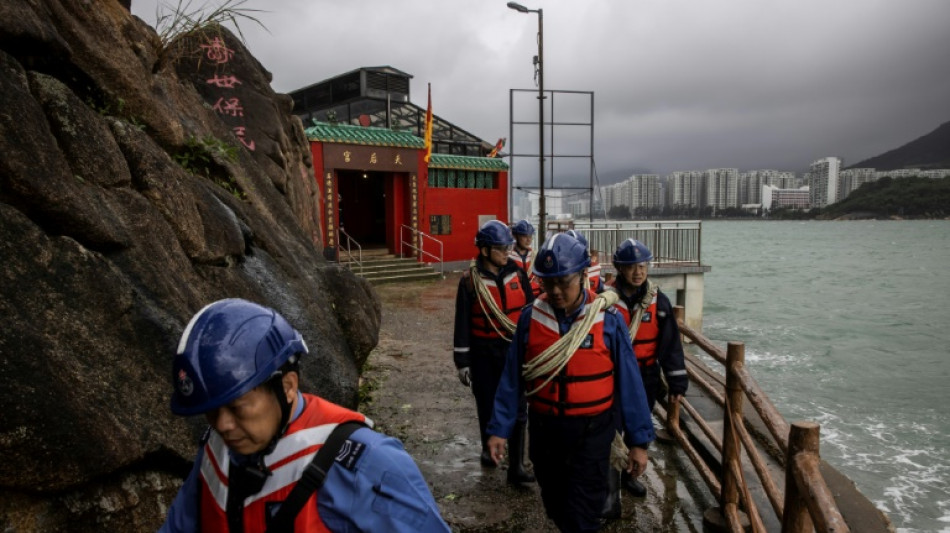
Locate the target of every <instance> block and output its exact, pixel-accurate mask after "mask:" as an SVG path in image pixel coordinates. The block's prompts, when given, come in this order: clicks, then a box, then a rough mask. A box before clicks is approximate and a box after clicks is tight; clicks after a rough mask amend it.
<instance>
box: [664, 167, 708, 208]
mask: <svg viewBox="0 0 950 533" xmlns="http://www.w3.org/2000/svg"><path fill="white" fill-rule="evenodd" d="M702 198H703V172H702V171H701V170H690V171H680V172H673V173H672V174H670V176H669V178H668V179H667V182H666V205H667V206H668V207H670V208H673V209H677V208H699V207H701V206H702Z"/></svg>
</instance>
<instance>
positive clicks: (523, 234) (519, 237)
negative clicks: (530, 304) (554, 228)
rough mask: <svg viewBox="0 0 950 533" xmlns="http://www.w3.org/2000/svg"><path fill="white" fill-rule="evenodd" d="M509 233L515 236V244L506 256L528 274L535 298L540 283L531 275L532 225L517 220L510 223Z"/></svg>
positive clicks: (532, 251) (532, 257)
mask: <svg viewBox="0 0 950 533" xmlns="http://www.w3.org/2000/svg"><path fill="white" fill-rule="evenodd" d="M511 234H512V235H513V236H514V238H515V246H514V248H513V249H512V250H511V252H510V253H509V254H508V257H510V258H511V260H512V261H514V262H515V264H516V265H518V267H519V268H521V270H524V271H525V273H526V274H528V279H529V280H530V281H531V292H533V293H534V296H535V298H537V296H538V295H539V294H541V284H540V283H538V279H537V278H536V277H534V276H533V275H531V263H532V262H534V250H532V249H531V243H532V240H533V239H534V226H532V225H531V223H530V222H528V221H527V220H519V221H518V222H515V223H514V224H512V225H511Z"/></svg>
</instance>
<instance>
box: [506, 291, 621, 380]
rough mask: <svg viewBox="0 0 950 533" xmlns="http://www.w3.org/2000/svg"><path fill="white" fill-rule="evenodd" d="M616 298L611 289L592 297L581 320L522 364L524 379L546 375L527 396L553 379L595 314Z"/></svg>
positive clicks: (568, 358) (577, 344)
mask: <svg viewBox="0 0 950 533" xmlns="http://www.w3.org/2000/svg"><path fill="white" fill-rule="evenodd" d="M618 299H619V296H618V295H617V293H616V292H613V291H605V292H603V293H601V294H598V295H597V297H596V298H594V301H592V302H591V303H589V304H587V307H588V309H587V314H585V315H584V318H583V320H581V321H579V322H575V323H574V325H573V326H571V329H570V330H569V331H568V332H567V333H565V334H564V336H563V337H561V338H560V339H558V341H557V342H555V343H554V344H552V345H551V346H548V349H547V350H544V351H543V352H541V354H540V355H538V356H537V357H535V358H534V359H532V360H531V361H528V362H527V363H525V364H524V365H523V366H522V370H523V372H522V375H523V376H524V379H525V381H531V380H533V379H537V378H539V377H541V376H544V375H547V378H546V379H545V380H544V382H543V383H541V385H539V386H538V387H537V388H535V389H534V390H532V391H530V392H528V393H527V395H528V396H531V395H532V394H535V393H537V392H538V391H539V390H541V389H543V388H544V387H545V386H546V385H547V384H548V383H550V382H551V380H552V379H554V376H556V375H558V373H560V372H561V370H562V369H563V368H564V367H565V366H567V362H568V361H570V360H571V357H573V356H574V353H576V352H577V348H578V347H580V345H581V343H582V342H584V337H586V336H587V334H588V333H590V328H591V327H593V325H594V321H595V320H597V315H599V314H600V312H601V311H603V310H604V309H608V308H610V307H611V306H613V305H614V304H615V303H617V300H618Z"/></svg>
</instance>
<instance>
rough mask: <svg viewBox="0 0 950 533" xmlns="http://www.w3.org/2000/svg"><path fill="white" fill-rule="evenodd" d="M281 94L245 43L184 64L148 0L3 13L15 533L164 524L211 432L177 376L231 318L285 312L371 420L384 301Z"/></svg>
mask: <svg viewBox="0 0 950 533" xmlns="http://www.w3.org/2000/svg"><path fill="white" fill-rule="evenodd" d="M215 38H218V39H220V43H219V44H215ZM192 44H195V45H197V46H196V47H195V48H194V51H196V52H197V53H198V54H202V55H201V57H205V58H208V57H209V54H210V59H207V60H206V61H205V62H201V63H200V64H196V63H193V62H192V58H191V57H190V56H188V55H187V54H180V53H178V52H179V51H182V50H185V49H186V48H184V47H186V46H191V45H192ZM222 53H224V54H227V56H223V55H220V54H222ZM225 57H226V58H227V59H228V64H226V63H224V62H217V61H219V60H221V59H223V58H225ZM210 62H214V63H213V64H214V65H216V66H215V67H214V68H213V69H211V70H210V71H207V72H206V71H205V70H204V69H205V67H206V66H208V65H211V64H212V63H210ZM268 79H269V74H268V73H267V71H266V70H264V68H263V67H262V66H261V65H260V64H259V63H258V62H257V60H255V59H254V58H253V56H251V54H250V53H249V52H248V51H247V50H246V49H245V48H244V47H242V46H240V44H239V43H238V42H237V41H236V39H234V37H233V36H232V35H231V34H229V33H227V32H226V31H222V30H219V29H216V28H214V29H212V30H211V31H209V33H208V35H189V36H187V37H185V38H182V39H181V40H179V41H177V42H175V43H172V45H170V46H164V45H163V44H162V42H161V40H160V39H159V38H158V36H157V35H156V33H155V31H154V30H153V29H152V28H150V27H148V26H147V25H146V24H145V23H144V22H142V21H141V20H139V19H137V18H136V17H133V16H132V15H131V14H130V13H129V11H128V2H124V3H123V2H120V1H116V0H102V1H96V2H92V1H89V0H33V1H30V2H24V1H20V0H16V1H4V2H0V94H2V95H3V98H0V154H3V156H2V157H0V405H2V406H3V407H2V409H0V457H3V461H0V529H2V530H4V531H7V530H10V531H20V532H29V531H67V530H68V531H154V530H155V529H156V528H157V527H158V526H159V525H160V524H161V522H162V520H163V518H164V517H163V514H164V512H165V510H166V509H167V507H168V505H169V504H170V503H171V499H172V497H173V496H174V494H175V493H176V491H177V488H178V485H179V484H180V482H181V479H182V476H183V475H184V474H185V473H186V472H187V470H188V468H189V466H190V463H191V461H192V459H193V456H194V453H195V449H196V442H197V439H198V437H199V435H200V433H201V431H202V429H203V427H202V426H203V425H204V423H203V421H202V420H200V419H193V420H186V419H181V418H178V417H175V416H173V415H171V413H170V411H169V408H168V401H169V397H170V393H171V375H170V374H171V359H172V356H173V354H174V351H175V349H176V346H177V343H178V338H179V336H180V335H181V332H182V329H183V328H184V326H185V324H186V323H187V322H188V320H189V319H190V318H191V316H192V315H193V314H194V313H195V312H197V311H198V310H199V309H201V308H202V307H203V306H204V305H206V304H207V303H209V302H211V301H213V300H217V299H220V298H226V297H242V298H247V299H250V300H254V301H257V302H260V303H262V304H265V305H268V306H271V307H273V308H275V309H277V310H278V311H280V312H281V313H282V314H283V315H284V316H285V317H287V318H288V319H289V320H290V321H291V322H292V323H293V325H294V326H295V327H296V328H297V329H299V330H300V331H301V333H302V334H303V336H304V338H305V339H306V341H307V344H308V346H309V347H310V349H311V357H309V358H307V359H305V360H304V361H303V362H302V371H303V376H302V380H303V384H302V388H303V389H304V390H309V391H315V392H318V393H319V394H321V395H323V396H325V397H327V398H328V399H330V400H333V401H336V402H339V403H342V404H345V405H349V406H355V404H356V401H357V395H358V380H359V371H360V366H361V365H362V363H363V361H365V358H366V356H367V354H368V353H369V351H370V350H371V349H372V348H373V346H375V344H376V342H377V339H378V329H379V320H380V309H379V303H378V301H377V299H376V297H375V293H374V292H373V290H372V288H371V287H369V285H368V284H367V283H366V282H365V281H364V280H362V279H360V278H357V277H355V276H353V275H352V274H351V273H350V272H349V271H348V270H345V269H340V268H339V267H338V266H337V265H336V264H333V263H327V262H326V260H325V259H323V257H322V254H321V253H320V252H319V250H322V243H321V242H319V235H320V223H319V217H318V216H317V213H318V206H319V205H320V197H319V191H318V189H317V188H316V187H315V181H314V177H313V169H312V163H311V161H310V156H309V146H308V144H307V141H306V139H305V138H304V136H303V130H302V127H301V124H300V122H299V120H298V119H296V118H295V117H293V116H292V115H291V114H290V99H289V97H287V96H285V95H278V94H275V93H274V92H273V91H272V90H271V89H270V86H269V83H268Z"/></svg>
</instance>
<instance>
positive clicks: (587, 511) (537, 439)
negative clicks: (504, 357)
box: [528, 409, 617, 533]
mask: <svg viewBox="0 0 950 533" xmlns="http://www.w3.org/2000/svg"><path fill="white" fill-rule="evenodd" d="M614 418H615V415H614V410H613V409H608V410H607V411H606V412H604V413H601V414H599V415H595V416H591V417H586V416H585V417H559V416H551V415H540V414H537V413H531V414H530V415H529V424H528V434H529V441H528V448H529V456H530V457H531V462H532V463H533V464H534V474H535V476H536V477H537V478H538V486H540V487H541V501H542V502H544V510H545V512H547V515H548V517H550V518H551V520H553V521H554V523H555V525H557V527H558V529H559V530H561V531H562V532H572V533H573V532H583V531H597V530H598V529H600V514H601V510H602V509H603V507H604V501H605V500H606V498H607V473H608V469H609V468H610V443H611V441H613V438H614V433H616V429H617V423H616V421H615V419H614Z"/></svg>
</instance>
